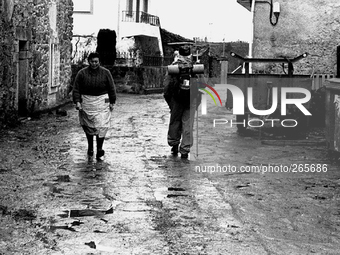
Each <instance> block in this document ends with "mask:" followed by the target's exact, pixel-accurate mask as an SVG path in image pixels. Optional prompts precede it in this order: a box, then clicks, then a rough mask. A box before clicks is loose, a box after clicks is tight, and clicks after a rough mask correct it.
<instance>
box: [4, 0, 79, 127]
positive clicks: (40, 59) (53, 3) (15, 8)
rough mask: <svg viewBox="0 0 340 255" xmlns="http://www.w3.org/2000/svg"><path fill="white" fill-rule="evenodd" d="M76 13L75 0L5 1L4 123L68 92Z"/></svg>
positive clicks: (57, 100) (50, 103)
mask: <svg viewBox="0 0 340 255" xmlns="http://www.w3.org/2000/svg"><path fill="white" fill-rule="evenodd" d="M72 12H73V3H72V0H0V14H1V15H0V17H1V18H0V38H1V40H0V48H1V50H0V123H1V122H9V121H11V120H15V119H17V118H18V114H19V113H21V114H30V113H32V112H34V111H39V110H44V109H46V108H49V107H53V106H56V105H58V104H60V103H62V102H63V101H64V100H65V99H66V98H67V97H68V90H69V85H70V78H71V57H70V56H71V50H72V45H71V39H72ZM22 60H24V62H22ZM22 63H26V64H24V68H22ZM20 68H22V70H21V69H20ZM22 72H25V74H24V75H23V74H22ZM23 77H24V78H23ZM22 79H24V80H25V83H26V84H27V86H26V89H24V90H25V91H24V92H23V91H22V89H21V88H20V82H21V83H22ZM23 94H24V96H23ZM22 97H24V98H25V102H24V108H26V109H22V108H23V106H22V104H20V103H22V102H20V98H22ZM20 108H21V109H20ZM19 111H21V112H19Z"/></svg>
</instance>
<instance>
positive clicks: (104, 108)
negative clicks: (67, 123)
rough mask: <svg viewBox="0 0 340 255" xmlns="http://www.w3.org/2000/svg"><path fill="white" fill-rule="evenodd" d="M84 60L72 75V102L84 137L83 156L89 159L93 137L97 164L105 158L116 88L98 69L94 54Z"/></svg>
mask: <svg viewBox="0 0 340 255" xmlns="http://www.w3.org/2000/svg"><path fill="white" fill-rule="evenodd" d="M87 60H88V62H89V66H88V67H85V68H83V69H81V70H80V71H79V72H78V73H77V75H76V78H75V82H74V86H73V102H74V103H75V104H76V109H77V110H79V122H80V125H81V126H82V128H83V130H84V132H85V134H86V138H87V143H88V149H87V155H88V156H90V157H92V156H93V137H94V136H96V141H97V154H96V159H97V160H99V159H101V157H102V156H104V154H105V151H104V150H103V143H104V139H105V136H106V133H107V131H108V129H109V127H110V118H111V111H112V110H113V106H114V104H115V103H116V88H115V84H114V81H113V78H112V75H111V73H110V71H109V70H108V69H106V68H104V67H102V66H100V62H99V54H98V53H96V52H93V53H90V55H89V56H88V58H87Z"/></svg>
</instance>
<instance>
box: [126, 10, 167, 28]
mask: <svg viewBox="0 0 340 255" xmlns="http://www.w3.org/2000/svg"><path fill="white" fill-rule="evenodd" d="M122 21H123V22H136V23H145V24H150V25H152V26H160V22H159V17H158V16H155V15H151V14H149V13H146V12H142V11H139V12H135V11H123V16H122Z"/></svg>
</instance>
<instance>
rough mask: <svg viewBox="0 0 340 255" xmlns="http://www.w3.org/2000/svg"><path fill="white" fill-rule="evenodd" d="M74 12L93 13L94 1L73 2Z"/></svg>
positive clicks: (77, 0)
mask: <svg viewBox="0 0 340 255" xmlns="http://www.w3.org/2000/svg"><path fill="white" fill-rule="evenodd" d="M73 12H75V13H88V14H92V13H93V0H73Z"/></svg>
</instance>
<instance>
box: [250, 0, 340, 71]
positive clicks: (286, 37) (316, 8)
mask: <svg viewBox="0 0 340 255" xmlns="http://www.w3.org/2000/svg"><path fill="white" fill-rule="evenodd" d="M276 1H277V0H276ZM276 1H274V2H276ZM277 2H279V3H280V7H281V8H280V9H281V12H280V16H279V20H278V23H277V25H276V26H272V25H271V24H270V21H269V14H270V5H269V4H268V3H264V1H257V2H256V5H255V16H254V44H253V57H254V58H282V57H289V58H293V57H297V56H299V55H301V54H303V53H304V52H308V53H309V56H308V57H307V58H305V59H303V60H301V61H299V62H296V63H294V74H312V73H316V74H324V73H330V74H334V73H335V70H336V47H337V46H338V45H340V33H339V31H340V15H339V13H340V2H339V0H304V1H299V0H278V1H277ZM272 20H273V21H275V17H273V19H272ZM253 71H254V72H262V73H282V72H283V71H282V67H281V66H279V65H278V64H254V66H253Z"/></svg>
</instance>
